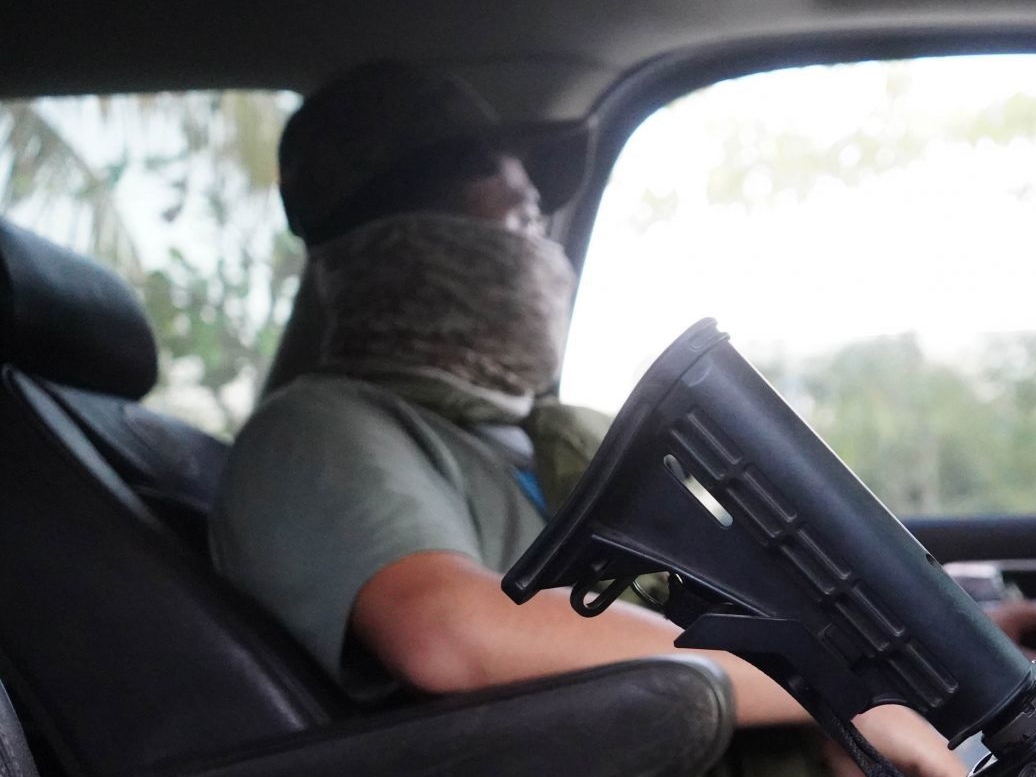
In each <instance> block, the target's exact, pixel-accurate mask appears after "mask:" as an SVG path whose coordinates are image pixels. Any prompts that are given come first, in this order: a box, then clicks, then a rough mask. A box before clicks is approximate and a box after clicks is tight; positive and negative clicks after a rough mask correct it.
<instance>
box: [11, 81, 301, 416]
mask: <svg viewBox="0 0 1036 777" xmlns="http://www.w3.org/2000/svg"><path fill="white" fill-rule="evenodd" d="M292 104H293V100H291V99H285V96H284V95H277V94H271V93H258V92H222V93H218V92H204V93H190V94H185V95H170V94H161V95H150V96H140V97H118V98H103V99H101V98H83V100H81V101H73V102H70V103H64V104H60V105H57V106H54V105H45V104H44V102H43V101H37V102H30V103H7V104H4V105H0V148H6V149H7V151H6V154H5V155H2V156H0V205H2V206H3V208H4V209H5V211H12V210H13V211H14V212H17V213H19V214H20V215H21V217H22V218H21V221H22V223H25V224H26V225H27V226H29V227H30V228H33V229H36V230H37V231H39V232H41V233H43V234H47V235H48V236H50V237H51V238H52V239H54V240H56V241H57V242H60V243H64V244H66V245H70V246H71V247H73V248H76V249H78V250H81V251H84V252H86V253H88V254H91V255H93V256H95V257H96V258H98V259H101V260H102V261H105V262H107V263H109V264H111V265H112V266H113V267H114V268H115V269H116V270H118V271H119V272H120V273H121V274H122V275H123V276H124V277H125V278H127V280H129V281H130V282H131V283H132V284H134V285H135V286H136V287H137V288H138V290H139V291H140V293H141V295H142V297H143V301H144V304H145V307H146V309H147V310H148V313H149V316H150V318H151V321H152V325H153V327H154V329H155V332H156V336H157V339H158V343H159V358H160V377H159V385H158V387H157V389H156V391H155V392H154V393H153V394H152V395H151V397H150V398H149V399H150V401H151V402H152V403H153V404H156V405H158V406H159V407H161V408H162V409H165V410H170V411H172V412H176V413H178V414H180V415H183V416H186V417H187V419H188V420H190V421H192V422H194V423H197V424H199V425H202V426H204V427H205V428H207V429H208V430H209V431H211V432H214V433H217V434H222V435H230V434H232V433H233V432H234V430H235V429H236V428H237V426H238V425H239V424H240V423H241V421H242V420H243V419H244V416H245V415H246V414H247V412H248V410H249V409H250V406H251V399H252V398H253V397H254V396H255V394H256V392H257V390H258V388H259V385H260V381H261V379H262V376H263V375H264V373H265V371H266V369H267V367H268V365H269V363H270V360H271V359H272V357H273V354H274V351H275V349H276V346H277V342H278V340H279V336H280V331H281V328H282V327H283V324H284V322H285V319H286V317H287V314H288V308H289V305H290V301H291V298H292V297H293V295H294V291H295V288H296V286H297V278H298V274H299V272H300V270H301V265H302V258H303V257H302V250H301V247H300V245H299V244H298V242H297V241H296V240H294V238H292V237H291V236H290V234H289V233H288V232H287V230H286V228H285V226H284V223H283V218H282V216H281V213H280V204H279V199H278V197H277V194H276V146H277V141H278V138H279V136H280V130H281V127H282V126H283V123H284V120H285V118H286V112H287V110H288V109H290V107H291V106H292ZM44 108H50V109H51V110H50V111H49V113H48V112H46V111H45V110H44ZM81 136H86V137H88V138H90V140H89V141H84V140H81V139H80V137H81ZM141 139H143V141H141ZM91 141H92V142H91ZM116 141H121V142H116ZM107 146H111V148H107ZM142 180H143V181H146V184H142V183H141V181H142ZM145 185H146V188H147V191H148V196H149V198H150V199H149V203H152V204H149V205H148V208H149V209H150V211H148V212H144V213H140V212H139V211H140V210H141V206H140V204H139V203H136V202H127V201H126V199H125V197H127V196H129V195H125V194H124V193H123V190H124V189H125V188H126V187H129V186H133V187H136V188H135V189H134V190H137V189H140V188H141V187H142V186H145ZM69 214H72V215H71V217H70V216H69ZM70 218H71V220H72V221H73V222H76V223H78V225H79V229H78V230H77V229H71V228H69V226H68V222H69V220H70ZM79 233H82V234H85V235H87V239H86V240H85V241H79V242H77V241H76V239H75V236H76V234H79ZM159 233H162V234H161V235H160V234H159ZM165 234H168V235H173V237H172V238H163V237H162V235H165ZM141 245H147V246H149V247H150V250H151V251H152V252H154V251H155V250H156V248H157V250H158V252H159V253H158V255H157V256H156V255H155V254H154V253H151V254H149V255H146V256H145V255H143V251H142V249H141V248H140V247H139V246H141ZM163 246H164V247H163ZM163 258H164V261H162V259H163Z"/></svg>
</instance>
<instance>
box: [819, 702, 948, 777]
mask: <svg viewBox="0 0 1036 777" xmlns="http://www.w3.org/2000/svg"><path fill="white" fill-rule="evenodd" d="M853 723H855V724H856V727H857V728H858V729H859V730H860V733H861V734H863V736H864V737H866V738H867V740H868V741H869V742H870V743H871V744H873V745H874V746H875V747H876V748H877V749H878V750H879V751H881V753H882V754H883V755H884V756H885V757H886V758H888V759H889V760H890V761H892V763H893V764H895V766H896V767H897V768H898V769H899V770H900V771H902V772H903V773H904V774H906V775H908V777H964V775H965V774H966V773H967V771H968V770H967V768H966V767H965V766H964V764H963V762H962V761H961V760H960V759H959V758H957V756H956V755H954V754H953V752H952V751H951V750H949V749H947V747H946V740H945V739H944V738H943V737H942V736H941V735H940V734H939V732H937V731H936V730H935V729H934V728H932V727H931V725H929V724H928V722H927V721H926V720H925V719H924V718H922V717H921V716H920V715H918V714H917V713H916V712H914V711H913V710H909V709H907V708H906V707H897V706H893V705H889V706H885V707H875V708H874V709H872V710H868V711H867V712H865V713H863V714H862V715H859V716H857V717H856V718H855V720H853ZM824 756H825V758H826V759H827V762H828V765H829V766H830V767H831V772H832V774H833V775H834V777H861V775H862V773H861V772H860V770H859V768H858V767H857V766H856V764H855V763H854V762H853V760H852V759H851V758H850V757H849V756H848V754H846V752H845V751H844V750H843V749H842V747H841V746H840V745H838V744H836V743H835V742H828V743H827V744H826V745H825V748H824Z"/></svg>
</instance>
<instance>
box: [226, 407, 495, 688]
mask: <svg viewBox="0 0 1036 777" xmlns="http://www.w3.org/2000/svg"><path fill="white" fill-rule="evenodd" d="M442 456H443V452H442V451H430V450H429V449H428V442H427V441H419V440H418V439H416V438H415V436H414V433H413V430H412V429H408V428H407V426H406V424H405V423H403V422H402V421H401V419H400V417H399V416H398V414H395V413H393V412H392V410H391V408H388V407H385V406H379V405H378V404H377V403H374V402H367V401H362V400H360V399H357V398H356V397H353V398H352V399H349V398H348V397H333V396H328V395H327V394H326V392H325V393H323V394H321V393H317V394H316V395H315V396H307V395H306V393H305V392H303V391H301V390H296V391H295V392H294V393H292V391H291V388H289V390H288V391H287V392H285V394H283V395H280V396H279V397H276V398H275V399H274V400H273V401H272V402H270V403H269V404H267V405H266V406H264V407H263V408H262V409H261V410H260V411H259V413H257V414H256V416H254V417H253V419H252V420H251V421H250V422H249V423H248V424H247V426H246V428H245V429H244V430H243V431H242V433H241V434H240V435H239V438H238V440H237V441H236V442H235V445H234V447H233V449H232V451H231V455H230V459H229V461H228V464H227V470H226V472H225V474H224V481H223V482H224V485H223V488H222V493H221V497H220V499H219V502H218V505H217V515H216V516H215V517H214V520H213V531H212V535H213V552H214V555H215V560H216V563H217V566H218V567H219V568H220V569H221V570H222V571H223V572H224V573H225V574H226V575H227V576H228V577H229V578H230V579H231V580H232V581H233V582H234V583H236V584H237V585H239V586H241V587H242V588H244V589H245V590H246V591H248V592H250V593H251V594H252V595H254V596H256V597H257V598H258V599H259V600H260V601H261V602H262V603H263V604H265V605H266V606H267V607H268V608H269V609H270V610H271V611H273V613H274V614H275V615H277V616H278V617H279V618H280V619H281V620H282V622H283V623H284V624H285V625H286V626H287V627H288V628H289V629H290V630H291V631H292V632H293V633H294V634H295V636H296V637H297V638H298V639H299V640H300V641H301V642H302V643H303V644H304V645H305V646H306V647H307V648H308V649H309V651H310V652H311V653H312V654H313V655H314V656H315V657H316V658H317V660H318V661H319V662H320V663H321V664H322V665H323V666H324V667H325V668H326V669H327V670H328V671H329V672H330V673H331V675H332V676H334V677H339V678H340V668H341V667H340V663H341V654H342V646H343V641H344V639H345V632H346V626H347V622H348V618H349V613H350V612H351V610H352V606H353V601H354V600H355V598H356V595H357V593H358V592H359V590H360V588H361V587H362V586H363V585H364V584H365V583H366V582H367V581H368V580H370V578H371V577H372V576H373V575H374V574H375V573H376V572H378V571H379V570H380V569H382V568H383V567H385V566H387V565H389V564H391V563H393V562H394V561H398V560H399V559H401V558H403V557H405V556H407V555H410V554H412V553H416V552H420V551H428V550H445V551H455V552H460V553H465V554H467V555H469V556H472V557H474V558H475V559H477V560H481V559H480V558H479V543H478V537H477V532H476V530H475V528H474V524H473V521H472V518H471V515H470V513H469V510H468V507H467V502H466V499H465V497H464V494H463V492H462V490H461V489H459V488H458V487H457V484H456V483H454V482H452V481H451V479H450V477H449V472H448V469H449V467H448V466H446V465H448V462H444V460H443V458H442Z"/></svg>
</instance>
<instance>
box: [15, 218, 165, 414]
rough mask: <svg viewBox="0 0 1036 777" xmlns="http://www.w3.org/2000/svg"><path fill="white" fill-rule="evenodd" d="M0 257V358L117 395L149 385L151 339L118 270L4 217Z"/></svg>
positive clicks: (136, 393)
mask: <svg viewBox="0 0 1036 777" xmlns="http://www.w3.org/2000/svg"><path fill="white" fill-rule="evenodd" d="M0 257H2V261H0V362H10V363H12V364H17V365H19V366H20V367H21V368H22V369H24V370H26V371H28V372H33V373H36V374H39V375H45V376H47V377H48V378H50V379H51V380H55V381H57V382H59V383H67V384H70V385H73V386H78V387H80V388H87V389H94V390H97V391H105V392H107V393H110V394H116V395H119V396H124V397H133V398H135V399H136V398H139V397H142V396H144V394H146V393H147V392H148V391H150V390H151V387H152V386H153V385H154V382H155V376H156V375H157V369H158V366H157V365H158V358H157V355H156V352H155V340H154V337H153V336H152V333H151V328H150V327H149V326H148V323H147V317H146V316H145V314H144V310H143V308H142V307H141V305H140V302H139V301H138V300H137V298H136V296H135V295H134V293H133V291H132V290H131V289H130V288H129V287H128V286H127V285H126V284H125V283H123V282H122V281H121V280H120V279H119V277H118V276H116V275H115V274H114V273H112V272H110V271H109V270H107V269H105V268H104V267H102V266H101V265H99V264H96V263H94V262H91V261H89V260H87V259H84V258H83V257H81V256H79V255H78V254H75V253H73V252H71V251H66V250H65V249H63V248H60V247H58V246H56V245H54V244H53V243H51V242H49V241H47V240H44V239H42V238H40V237H37V236H36V235H34V234H32V233H31V232H28V231H26V230H24V229H21V228H19V227H16V226H15V225H13V224H11V223H10V222H9V221H7V220H5V219H0Z"/></svg>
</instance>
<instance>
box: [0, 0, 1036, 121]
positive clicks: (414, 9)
mask: <svg viewBox="0 0 1036 777" xmlns="http://www.w3.org/2000/svg"><path fill="white" fill-rule="evenodd" d="M969 28H974V29H982V30H985V31H989V30H997V31H999V32H1002V33H1004V34H1013V35H1016V36H1025V37H1026V38H1029V39H1036V2H1033V0H984V1H983V2H981V3H973V2H968V1H967V0H725V2H718V1H717V0H522V2H516V0H438V1H437V2H431V1H430V0H426V1H425V2H415V0H363V1H362V2H361V1H359V0H354V1H353V2H347V1H343V0H308V1H307V2H287V1H286V0H248V1H247V2H246V1H245V0H179V2H175V3H174V2H168V0H166V1H164V2H163V1H161V0H110V1H109V2H104V3H100V2H86V1H79V2H77V1H76V0H55V2H52V3H46V4H40V3H35V2H31V1H30V0H18V2H9V3H5V4H4V7H3V9H2V10H0V29H2V30H3V31H4V36H3V37H4V43H3V46H0V97H13V96H31V95H41V94H75V93H113V92H122V91H158V90H165V89H186V88H204V87H235V86H236V87H276V88H289V89H295V90H298V91H302V92H305V91H307V90H309V89H311V88H312V87H313V86H315V85H316V84H318V83H319V82H320V81H322V80H323V79H325V78H326V77H327V76H328V75H329V74H332V73H334V72H337V71H341V70H343V69H346V68H348V67H349V66H350V65H351V64H353V63H355V62H358V61H362V60H365V59H369V58H373V57H383V56H401V57H408V58H412V59H416V60H420V61H426V62H434V63H440V64H443V65H447V66H449V67H451V68H452V69H454V70H455V71H456V72H458V73H460V74H461V75H463V76H464V77H466V78H468V79H469V80H470V81H471V82H472V83H474V84H475V86H476V87H478V88H479V89H480V90H481V91H482V92H483V93H485V94H487V95H490V96H491V98H492V99H493V100H494V101H495V102H496V104H497V108H498V109H499V110H500V111H501V113H502V114H503V115H505V116H507V117H510V118H574V117H578V116H581V115H583V114H585V113H586V112H587V111H588V110H589V109H590V108H591V107H592V106H593V105H594V104H595V102H596V101H598V99H599V98H600V96H601V95H602V94H603V93H604V91H605V90H606V89H607V88H608V87H609V86H610V85H612V84H613V83H615V82H616V80H617V79H618V78H619V76H620V75H621V74H623V73H626V72H628V71H631V70H632V69H634V68H636V67H637V66H638V65H640V64H642V63H644V62H647V61H648V60H650V59H652V58H655V57H659V56H661V55H666V54H670V55H672V54H673V53H677V54H678V53H679V52H680V51H690V50H693V49H694V48H696V47H698V46H701V45H702V44H709V45H713V46H714V45H716V44H722V43H724V42H730V41H738V40H744V39H746V38H754V37H766V36H781V37H783V38H786V39H787V38H792V39H793V38H794V37H795V36H797V35H800V34H808V35H810V36H811V37H812V38H813V39H814V40H815V39H817V38H818V36H819V37H822V36H823V35H824V34H826V33H840V34H845V33H854V32H855V33H861V32H862V33H864V34H874V35H875V36H877V37H880V34H881V31H883V30H897V31H899V32H900V33H902V32H904V31H911V30H917V31H925V30H932V29H936V30H938V29H942V30H958V31H966V30H968V29H969Z"/></svg>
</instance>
